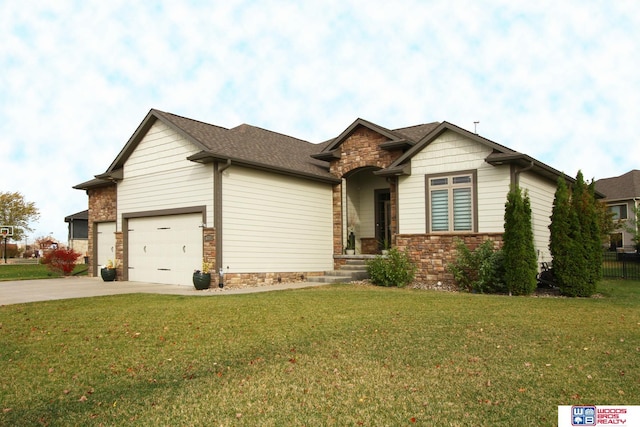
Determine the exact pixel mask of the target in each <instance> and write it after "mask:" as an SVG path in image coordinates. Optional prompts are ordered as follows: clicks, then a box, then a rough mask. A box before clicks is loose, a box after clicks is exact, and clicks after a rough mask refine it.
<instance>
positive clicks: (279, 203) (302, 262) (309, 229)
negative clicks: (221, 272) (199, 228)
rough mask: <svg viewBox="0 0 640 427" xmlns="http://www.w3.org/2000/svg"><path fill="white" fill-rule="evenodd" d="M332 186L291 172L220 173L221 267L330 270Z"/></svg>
mask: <svg viewBox="0 0 640 427" xmlns="http://www.w3.org/2000/svg"><path fill="white" fill-rule="evenodd" d="M331 189H332V187H331V185H329V184H323V183H318V182H314V181H309V180H303V179H297V178H293V177H290V176H284V175H278V174H272V173H268V172H264V171H258V170H255V169H248V168H243V167H239V166H231V167H230V168H228V169H227V170H226V171H225V172H224V173H223V177H222V209H223V218H222V221H223V236H222V240H223V253H222V260H223V261H222V267H223V268H224V269H225V272H229V273H259V272H296V271H300V272H304V271H324V270H331V269H332V268H333V240H332V238H333V236H332V230H333V210H332V192H331ZM227 267H228V269H227Z"/></svg>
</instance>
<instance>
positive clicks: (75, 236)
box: [64, 210, 89, 258]
mask: <svg viewBox="0 0 640 427" xmlns="http://www.w3.org/2000/svg"><path fill="white" fill-rule="evenodd" d="M64 222H67V223H69V233H68V242H69V248H70V249H73V250H74V251H76V252H78V253H79V254H81V255H82V256H84V257H85V258H86V257H88V255H89V211H88V210H84V211H81V212H76V213H74V214H73V215H69V216H67V217H65V218H64Z"/></svg>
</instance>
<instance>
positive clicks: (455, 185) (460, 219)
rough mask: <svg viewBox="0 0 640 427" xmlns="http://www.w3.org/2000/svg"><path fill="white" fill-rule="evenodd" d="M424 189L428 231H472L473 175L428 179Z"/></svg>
mask: <svg viewBox="0 0 640 427" xmlns="http://www.w3.org/2000/svg"><path fill="white" fill-rule="evenodd" d="M427 188H428V190H427V193H428V212H429V215H428V216H429V224H428V226H429V231H430V232H434V233H447V232H469V231H473V228H474V174H473V173H458V174H452V175H445V176H430V177H427Z"/></svg>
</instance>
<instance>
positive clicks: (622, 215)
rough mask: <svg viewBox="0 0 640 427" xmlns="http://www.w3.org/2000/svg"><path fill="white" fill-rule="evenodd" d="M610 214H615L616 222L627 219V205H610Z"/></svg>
mask: <svg viewBox="0 0 640 427" xmlns="http://www.w3.org/2000/svg"><path fill="white" fill-rule="evenodd" d="M608 208H609V212H611V213H612V214H613V219H614V220H619V219H627V205H626V204H622V205H610V206H609V207H608Z"/></svg>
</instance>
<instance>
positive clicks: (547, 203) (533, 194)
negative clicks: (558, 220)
mask: <svg viewBox="0 0 640 427" xmlns="http://www.w3.org/2000/svg"><path fill="white" fill-rule="evenodd" d="M520 188H522V190H523V191H524V190H527V191H528V193H529V200H530V201H531V224H532V227H533V240H534V245H535V248H536V251H539V252H538V261H539V262H542V261H551V254H550V253H549V236H550V232H549V224H550V223H551V211H552V210H553V199H554V197H555V192H556V184H555V182H552V181H550V180H546V179H544V178H541V177H539V176H537V175H534V174H532V173H530V172H523V173H522V174H520Z"/></svg>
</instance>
